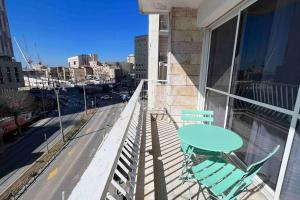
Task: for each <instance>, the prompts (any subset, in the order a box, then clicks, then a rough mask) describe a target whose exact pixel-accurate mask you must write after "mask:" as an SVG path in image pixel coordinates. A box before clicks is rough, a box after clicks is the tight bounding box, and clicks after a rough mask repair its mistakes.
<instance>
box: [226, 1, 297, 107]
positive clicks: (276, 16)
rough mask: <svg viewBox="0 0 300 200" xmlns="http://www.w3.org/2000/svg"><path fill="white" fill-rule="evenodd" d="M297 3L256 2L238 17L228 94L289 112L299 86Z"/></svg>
mask: <svg viewBox="0 0 300 200" xmlns="http://www.w3.org/2000/svg"><path fill="white" fill-rule="evenodd" d="M299 18H300V1H294V0H293V1H287V0H273V1H270V0H260V1H257V2H256V3H255V4H253V5H252V6H250V7H248V8H247V9H245V10H244V11H243V12H242V14H241V20H240V27H239V36H238V38H239V42H238V44H237V50H236V55H235V60H234V73H233V84H232V88H231V89H232V93H234V94H236V95H239V96H243V97H247V98H249V99H254V100H256V101H260V102H263V103H267V104H271V105H274V106H278V107H282V108H285V109H289V110H293V109H294V105H295V100H296V97H297V91H298V85H299V84H300V67H299V63H300V56H299V55H300V37H299V35H300V26H299Z"/></svg>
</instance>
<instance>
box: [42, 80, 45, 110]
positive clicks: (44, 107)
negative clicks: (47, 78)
mask: <svg viewBox="0 0 300 200" xmlns="http://www.w3.org/2000/svg"><path fill="white" fill-rule="evenodd" d="M42 85H43V89H42V104H43V112H44V114H45V111H46V110H45V102H44V89H45V88H44V80H43V79H42Z"/></svg>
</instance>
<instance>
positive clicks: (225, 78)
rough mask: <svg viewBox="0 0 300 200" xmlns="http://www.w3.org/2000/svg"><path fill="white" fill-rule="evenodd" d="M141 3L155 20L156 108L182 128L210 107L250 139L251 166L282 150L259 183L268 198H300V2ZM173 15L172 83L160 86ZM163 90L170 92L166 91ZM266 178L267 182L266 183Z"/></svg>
mask: <svg viewBox="0 0 300 200" xmlns="http://www.w3.org/2000/svg"><path fill="white" fill-rule="evenodd" d="M158 2H159V5H160V6H159V8H158V7H157V5H158V3H157V2H155V3H154V2H151V1H149V0H141V1H140V11H141V12H142V13H148V14H149V46H150V49H149V86H148V87H149V102H148V103H149V104H148V105H149V108H155V107H157V105H158V104H161V103H162V102H161V99H164V102H163V108H164V109H166V110H167V112H168V113H169V114H170V115H171V116H172V118H173V119H174V120H175V121H176V122H177V123H178V124H180V111H181V110H182V109H207V110H213V111H214V113H215V125H217V126H221V127H225V128H227V129H230V130H232V131H234V132H236V133H237V134H239V135H240V136H241V137H242V138H243V142H244V145H243V147H242V148H241V149H239V150H238V151H237V152H235V155H236V158H237V160H239V162H241V163H243V164H245V165H248V166H249V165H250V164H252V163H253V162H255V161H257V160H259V159H260V158H262V157H264V156H265V155H266V154H267V153H268V152H271V151H272V149H273V148H274V147H275V146H276V145H280V151H279V152H278V153H277V154H276V155H275V156H274V158H272V159H271V160H270V161H269V162H268V163H267V164H266V166H264V167H263V169H262V170H261V173H260V174H259V175H258V176H257V177H256V179H255V180H256V181H257V184H259V183H262V182H264V181H265V182H264V183H263V184H264V187H263V189H262V191H263V193H264V194H265V196H266V198H267V199H279V198H280V199H283V200H285V199H289V200H290V199H291V200H294V199H295V200H296V199H299V196H300V192H299V187H298V189H297V186H299V185H300V181H299V180H300V175H299V169H300V159H299V157H298V156H297V154H298V153H300V139H299V138H300V112H299V109H300V106H299V105H300V90H299V85H300V71H299V70H300V68H299V67H297V66H298V64H299V62H300V48H299V47H300V45H299V44H300V43H299V42H300V40H299V37H298V36H299V35H300V28H299V27H300V26H299V25H298V24H297V21H298V20H297V19H299V16H300V9H299V8H300V2H299V1H284V0H274V1H267V0H258V1H254V0H238V1H229V0H226V1H222V2H220V1H218V3H215V2H217V1H206V2H204V1H196V0H195V1H189V2H186V1H176V2H175V1H174V2H170V1H165V0H160V1H158ZM166 13H168V16H169V20H170V23H169V26H170V27H169V31H168V34H167V35H168V39H167V41H168V42H167V62H166V66H167V71H166V81H165V82H164V83H161V82H159V81H156V82H153V81H152V82H151V80H159V79H160V77H159V73H158V72H159V67H160V65H159V60H160V58H159V55H160V53H159V49H160V46H161V44H160V42H161V40H160V37H161V35H162V34H164V33H163V32H162V30H161V26H160V16H161V15H165V14H166ZM162 88H163V89H162ZM265 177H268V180H267V181H266V179H265Z"/></svg>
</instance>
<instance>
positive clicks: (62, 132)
mask: <svg viewBox="0 0 300 200" xmlns="http://www.w3.org/2000/svg"><path fill="white" fill-rule="evenodd" d="M54 91H55V94H56V100H57V110H58V117H59V124H60V133H61V135H62V138H63V141H64V142H65V136H64V131H63V126H62V120H61V113H60V104H59V97H58V94H59V88H55V90H54Z"/></svg>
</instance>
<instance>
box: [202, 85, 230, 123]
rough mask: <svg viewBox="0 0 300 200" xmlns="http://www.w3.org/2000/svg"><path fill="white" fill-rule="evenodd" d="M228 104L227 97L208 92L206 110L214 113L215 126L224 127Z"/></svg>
mask: <svg viewBox="0 0 300 200" xmlns="http://www.w3.org/2000/svg"><path fill="white" fill-rule="evenodd" d="M226 102H227V98H226V96H225V95H222V94H219V93H216V92H212V91H210V90H207V93H206V110H213V111H214V125H217V126H221V127H224V119H225V110H226Z"/></svg>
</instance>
